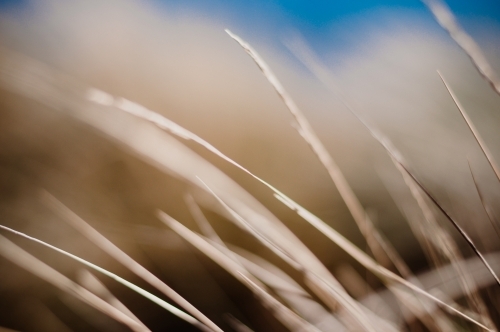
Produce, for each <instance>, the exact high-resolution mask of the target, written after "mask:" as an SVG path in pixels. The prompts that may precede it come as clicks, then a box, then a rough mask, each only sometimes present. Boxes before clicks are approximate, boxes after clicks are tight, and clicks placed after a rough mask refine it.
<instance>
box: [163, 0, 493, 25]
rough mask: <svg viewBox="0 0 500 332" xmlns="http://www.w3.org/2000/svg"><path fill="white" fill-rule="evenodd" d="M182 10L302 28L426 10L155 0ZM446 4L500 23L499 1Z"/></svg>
mask: <svg viewBox="0 0 500 332" xmlns="http://www.w3.org/2000/svg"><path fill="white" fill-rule="evenodd" d="M154 1H158V2H162V3H164V4H167V6H175V7H182V8H191V9H192V8H194V9H195V10H199V11H206V12H210V13H213V12H216V11H217V10H218V9H224V10H229V11H230V12H233V13H234V14H236V15H238V16H242V17H245V16H247V17H248V18H252V16H254V15H256V14H257V15H258V13H261V14H263V15H264V16H267V15H266V14H265V13H266V12H267V13H270V14H275V15H276V14H278V13H281V14H282V15H283V16H284V17H286V18H287V19H289V20H291V21H295V22H294V23H297V24H299V25H307V26H311V27H316V28H322V27H325V26H328V25H330V24H331V23H332V22H333V21H335V20H338V19H342V18H343V17H345V16H350V15H356V14H359V13H363V12H366V11H372V10H378V9H381V8H389V9H390V8H399V9H409V10H418V11H425V10H426V9H425V7H424V5H423V4H422V2H421V1H419V0H384V1H375V0H364V1H363V0H360V1H353V0H342V1H335V0H330V1H328V0H321V1H301V0H253V1H243V0H233V1H224V0H154ZM446 3H447V4H448V5H449V6H450V7H451V9H452V11H453V12H454V13H455V14H456V15H458V16H474V17H484V18H488V19H490V20H494V21H499V20H500V1H497V0H474V1H467V0H466V1H464V0H448V1H446Z"/></svg>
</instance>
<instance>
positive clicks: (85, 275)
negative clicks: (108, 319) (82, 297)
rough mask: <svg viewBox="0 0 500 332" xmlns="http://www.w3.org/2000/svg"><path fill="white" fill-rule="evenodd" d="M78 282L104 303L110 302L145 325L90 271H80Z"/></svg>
mask: <svg viewBox="0 0 500 332" xmlns="http://www.w3.org/2000/svg"><path fill="white" fill-rule="evenodd" d="M78 282H79V283H80V285H82V286H83V287H85V288H87V289H88V290H89V291H91V292H92V293H94V294H95V295H97V296H99V297H100V298H102V299H103V300H104V301H106V302H108V303H109V304H111V305H112V306H113V307H115V308H116V309H118V310H120V311H121V312H123V313H124V314H125V315H127V316H129V317H130V318H132V319H135V320H136V321H137V322H139V323H141V324H143V323H142V322H141V320H140V319H139V318H137V316H136V315H134V313H133V312H132V311H130V310H129V309H128V308H127V307H126V306H125V305H124V304H123V303H122V302H120V300H118V299H117V298H116V297H115V296H114V295H113V293H111V292H110V291H109V289H107V288H106V286H104V284H103V283H101V282H100V281H99V279H98V278H97V277H96V276H94V275H93V274H92V273H90V272H89V271H87V270H85V269H82V271H80V273H79V274H78Z"/></svg>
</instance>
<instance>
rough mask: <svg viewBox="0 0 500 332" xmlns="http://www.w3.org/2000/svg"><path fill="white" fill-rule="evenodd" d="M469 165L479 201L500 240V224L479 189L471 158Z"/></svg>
mask: <svg viewBox="0 0 500 332" xmlns="http://www.w3.org/2000/svg"><path fill="white" fill-rule="evenodd" d="M467 163H468V164H469V171H470V174H471V176H472V181H474V186H475V188H476V191H477V194H478V196H479V200H480V201H481V205H482V206H483V209H484V211H485V212H486V215H487V216H488V220H489V221H490V224H491V226H492V227H493V229H494V230H495V233H497V236H498V238H499V239H500V230H499V229H498V224H497V222H496V220H495V217H494V216H493V211H491V209H490V207H489V206H488V205H487V204H486V201H485V199H484V195H483V193H482V192H481V189H479V185H478V183H477V180H476V177H475V176H474V172H473V171H472V167H471V165H470V161H469V158H467Z"/></svg>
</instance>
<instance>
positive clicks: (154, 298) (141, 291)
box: [0, 225, 199, 325]
mask: <svg viewBox="0 0 500 332" xmlns="http://www.w3.org/2000/svg"><path fill="white" fill-rule="evenodd" d="M0 228H1V229H3V230H6V231H8V232H11V233H14V234H16V235H19V236H21V237H23V238H25V239H28V240H30V241H33V242H36V243H38V244H41V245H43V246H45V247H47V248H50V249H52V250H54V251H57V252H58V253H60V254H63V255H65V256H67V257H69V258H71V259H74V260H76V261H77V262H79V263H82V264H83V265H85V266H87V267H89V268H91V269H93V270H95V271H97V272H99V273H102V274H104V275H105V276H107V277H110V278H111V279H113V280H115V281H117V282H118V283H120V284H122V285H124V286H125V287H127V288H129V289H131V290H133V291H134V292H136V293H138V294H140V295H142V296H144V297H145V298H147V299H148V300H150V301H152V302H154V303H156V304H158V305H159V306H160V307H162V308H164V309H166V310H168V311H169V312H171V313H172V314H174V315H175V316H177V317H179V318H180V319H183V320H185V321H186V322H188V323H191V324H193V325H197V324H199V322H198V321H197V320H196V319H195V318H194V317H192V316H190V315H188V314H186V313H185V312H183V311H181V310H179V309H177V308H176V307H174V306H172V305H171V304H169V303H167V302H165V301H163V300H162V299H160V298H159V297H157V296H155V295H153V294H151V293H149V292H148V291H146V290H144V289H142V288H140V287H138V286H136V285H135V284H133V283H131V282H129V281H127V280H125V279H123V278H122V277H120V276H118V275H116V274H114V273H112V272H109V271H108V270H106V269H103V268H102V267H100V266H97V265H95V264H93V263H91V262H89V261H86V260H84V259H83V258H80V257H78V256H76V255H73V254H71V253H69V252H67V251H64V250H62V249H60V248H58V247H55V246H53V245H51V244H49V243H47V242H44V241H42V240H39V239H37V238H34V237H32V236H29V235H27V234H24V233H21V232H19V231H16V230H14V229H12V228H9V227H6V226H3V225H0ZM141 324H142V323H141Z"/></svg>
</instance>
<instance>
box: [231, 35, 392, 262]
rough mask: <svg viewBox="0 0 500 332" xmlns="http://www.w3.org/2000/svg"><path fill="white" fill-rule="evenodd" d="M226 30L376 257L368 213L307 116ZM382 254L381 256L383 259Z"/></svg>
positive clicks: (252, 52) (262, 63) (254, 55)
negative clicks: (263, 80)
mask: <svg viewBox="0 0 500 332" xmlns="http://www.w3.org/2000/svg"><path fill="white" fill-rule="evenodd" d="M226 32H227V34H228V35H229V36H230V37H231V38H232V39H234V40H235V41H236V42H237V43H238V44H239V45H240V46H241V47H242V48H243V49H244V50H245V51H246V53H247V54H248V55H249V56H250V57H251V58H252V60H253V61H254V62H255V64H256V65H257V66H258V67H259V69H260V70H261V72H262V74H263V75H264V77H265V78H266V79H267V80H268V81H269V83H270V84H271V85H272V86H273V88H274V90H275V91H276V93H277V94H278V95H279V97H280V98H281V100H282V101H283V103H284V104H285V105H286V107H287V108H288V110H289V111H290V113H291V114H292V116H293V117H294V119H295V121H296V126H295V128H296V129H297V131H298V132H299V134H300V135H301V136H302V138H303V139H304V140H305V141H306V142H307V144H308V145H309V146H310V147H311V149H312V151H313V152H314V154H315V155H316V156H317V157H318V159H319V160H320V162H321V163H322V165H323V167H324V168H325V169H326V171H327V172H328V174H329V176H330V178H331V179H332V181H333V183H334V184H335V186H336V188H337V190H338V191H339V194H340V196H341V197H342V199H343V200H344V202H345V204H346V206H347V208H348V209H349V212H350V213H351V215H352V217H353V219H354V221H355V222H356V224H357V226H358V228H359V230H360V231H361V234H362V235H363V236H364V237H365V238H366V240H367V242H368V243H369V245H370V248H371V249H372V250H373V252H374V253H375V254H377V256H378V257H380V256H385V251H384V249H383V248H381V246H380V244H379V242H378V240H377V239H375V238H373V236H372V234H373V232H376V229H375V228H374V227H373V222H372V221H371V220H370V216H369V215H368V214H367V213H366V211H365V209H364V208H363V206H362V204H361V202H360V201H359V199H358V198H357V197H356V194H355V193H354V191H353V190H352V188H351V186H350V185H349V183H348V182H347V180H346V178H345V177H344V174H343V173H342V171H341V170H340V168H339V167H338V165H337V163H336V162H335V161H334V160H333V158H332V156H331V155H330V153H329V152H328V150H327V149H326V147H325V146H324V145H323V143H321V141H320V139H319V138H318V136H317V135H316V133H315V132H314V130H313V128H312V126H311V125H310V123H309V121H308V120H307V118H306V117H305V116H304V114H303V113H302V111H301V110H300V109H299V107H298V106H297V104H296V103H295V102H294V101H293V99H292V98H291V97H290V95H289V94H288V92H287V91H286V90H285V88H284V87H283V85H282V84H281V83H280V81H279V80H278V78H277V77H276V75H275V74H274V73H273V71H272V70H271V68H270V67H269V66H268V65H267V63H266V62H265V61H264V59H262V57H261V56H260V55H259V54H258V53H257V51H255V50H254V49H253V48H252V47H251V46H250V45H249V44H248V43H247V42H245V41H244V40H243V39H241V38H240V37H239V36H237V35H235V34H234V33H232V32H231V31H229V30H228V29H226ZM384 260H385V257H384V258H382V259H381V261H382V262H383V261H384Z"/></svg>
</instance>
